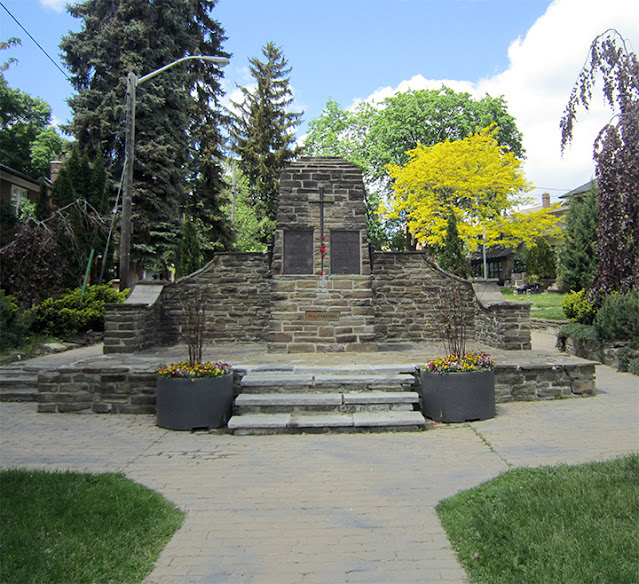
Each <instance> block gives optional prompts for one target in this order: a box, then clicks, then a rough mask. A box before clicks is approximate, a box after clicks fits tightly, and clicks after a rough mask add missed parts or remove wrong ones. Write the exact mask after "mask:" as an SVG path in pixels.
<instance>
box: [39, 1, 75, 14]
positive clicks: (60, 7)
mask: <svg viewBox="0 0 639 584" xmlns="http://www.w3.org/2000/svg"><path fill="white" fill-rule="evenodd" d="M67 2H68V0H40V4H42V6H44V7H45V8H51V9H53V10H55V11H56V12H63V11H64V8H65V6H66V5H67Z"/></svg>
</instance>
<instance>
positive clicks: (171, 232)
mask: <svg viewBox="0 0 639 584" xmlns="http://www.w3.org/2000/svg"><path fill="white" fill-rule="evenodd" d="M215 4H216V0H191V1H189V2H186V1H184V0H86V1H84V2H82V3H79V4H75V5H72V6H70V7H69V12H70V13H71V15H72V16H74V17H76V18H80V19H82V21H83V26H82V30H80V32H78V33H71V34H69V35H68V36H66V37H64V38H63V40H62V43H61V45H60V46H61V49H62V52H63V57H64V59H65V61H66V63H67V66H68V68H69V70H70V71H71V73H72V83H73V85H74V87H75V89H76V90H77V91H78V93H77V94H76V95H75V96H74V97H72V98H71V99H70V100H69V103H70V105H71V108H72V109H73V113H74V116H73V121H72V123H71V124H70V125H69V127H68V129H69V130H70V131H71V132H72V133H73V134H74V136H75V137H76V139H77V140H78V142H79V143H80V145H81V146H82V147H86V148H87V149H88V153H89V156H90V157H92V156H94V155H95V154H96V153H97V152H99V151H101V152H102V153H103V155H104V156H105V158H106V159H107V161H108V165H109V167H110V171H111V175H112V176H113V177H116V178H118V177H119V176H120V174H121V169H122V166H123V163H124V136H125V131H124V121H125V95H126V77H127V73H128V72H129V71H133V72H134V73H136V75H138V76H142V75H145V74H147V73H150V72H151V71H154V70H156V69H159V68H160V67H163V66H164V65H167V64H169V63H172V62H173V61H176V60H177V59H180V58H182V57H185V56H189V55H198V54H202V55H216V56H226V57H227V56H228V54H226V53H224V52H223V51H222V48H221V47H222V43H223V41H224V40H225V37H224V34H223V30H222V28H221V27H220V26H219V24H218V23H217V22H216V21H214V20H213V19H212V18H211V16H210V13H211V10H212V9H213V8H214V7H215ZM220 76H221V72H220V70H219V69H218V68H217V67H216V66H214V65H211V64H210V63H205V62H201V61H199V60H191V61H186V62H184V63H180V64H179V65H177V66H175V67H172V68H171V69H168V70H166V71H164V72H163V73H162V74H160V75H158V76H157V77H154V78H153V79H152V80H149V81H148V82H146V83H145V84H144V85H141V86H140V87H139V88H138V91H137V99H136V135H135V144H136V150H135V161H134V162H135V163H134V185H133V236H132V237H133V250H132V258H133V262H134V263H136V264H138V265H146V266H150V265H153V266H155V267H156V268H162V267H163V265H162V264H164V263H165V262H166V261H168V258H170V257H171V256H172V253H173V251H174V250H175V248H176V247H177V244H178V241H179V233H180V224H179V217H181V215H182V213H181V210H182V208H183V207H187V206H188V207H189V208H190V209H195V210H196V211H197V214H199V215H200V216H201V217H202V218H203V220H205V221H209V220H210V221H211V223H212V224H213V225H214V226H215V228H216V229H218V230H220V231H223V230H224V227H223V226H222V225H221V224H220V221H219V220H218V219H216V217H218V216H217V215H216V214H217V212H218V211H217V204H218V202H217V199H216V196H217V193H219V192H220V191H221V190H222V182H223V181H222V174H221V168H220V166H219V159H220V158H221V153H220V144H221V143H222V139H221V137H220V133H219V130H218V127H219V124H220V118H219V114H218V113H217V112H216V111H215V108H216V106H217V104H218V100H219V97H220V96H221V94H222V90H221V87H220V83H219V81H220ZM186 179H189V180H188V181H187V180H186ZM220 217H221V216H220ZM214 236H216V235H214ZM220 240H221V241H226V240H225V239H224V237H223V236H220Z"/></svg>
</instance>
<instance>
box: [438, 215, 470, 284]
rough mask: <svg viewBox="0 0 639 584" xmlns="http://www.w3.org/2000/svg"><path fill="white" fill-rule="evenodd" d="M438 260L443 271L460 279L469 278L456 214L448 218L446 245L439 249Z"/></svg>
mask: <svg viewBox="0 0 639 584" xmlns="http://www.w3.org/2000/svg"><path fill="white" fill-rule="evenodd" d="M437 259H438V262H439V265H440V266H441V267H442V269H444V270H446V271H447V272H450V273H451V274H455V275H456V276H459V277H460V278H466V277H467V276H468V272H467V270H466V260H465V259H464V252H463V244H462V240H461V239H460V238H459V232H458V231H457V219H456V218H455V214H454V213H451V214H450V215H449V216H448V222H447V223H446V236H445V238H444V245H443V246H442V247H441V248H440V249H439V253H438V254H437Z"/></svg>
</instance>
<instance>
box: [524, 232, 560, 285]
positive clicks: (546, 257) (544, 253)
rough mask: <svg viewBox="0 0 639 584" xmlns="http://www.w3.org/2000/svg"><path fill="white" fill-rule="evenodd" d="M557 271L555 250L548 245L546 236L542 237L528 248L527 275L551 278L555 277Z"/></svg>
mask: <svg viewBox="0 0 639 584" xmlns="http://www.w3.org/2000/svg"><path fill="white" fill-rule="evenodd" d="M556 273H557V272H556V268H555V252H553V250H552V248H551V247H550V245H548V240H547V239H546V238H545V237H540V238H538V239H537V241H535V244H534V245H532V246H531V247H530V249H529V250H528V259H527V260H526V276H527V277H529V278H530V277H531V276H532V277H534V278H539V279H541V278H543V279H550V278H554V277H555V276H556Z"/></svg>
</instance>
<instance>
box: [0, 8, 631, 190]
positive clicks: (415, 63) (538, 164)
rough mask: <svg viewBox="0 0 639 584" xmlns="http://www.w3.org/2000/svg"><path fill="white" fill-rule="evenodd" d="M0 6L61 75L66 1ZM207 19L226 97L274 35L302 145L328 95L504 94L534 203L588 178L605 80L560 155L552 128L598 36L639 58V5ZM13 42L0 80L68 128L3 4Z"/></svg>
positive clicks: (56, 93)
mask: <svg viewBox="0 0 639 584" xmlns="http://www.w3.org/2000/svg"><path fill="white" fill-rule="evenodd" d="M0 2H1V3H2V4H3V5H4V6H5V7H6V8H7V9H8V10H9V11H10V12H11V14H12V15H13V16H14V17H15V19H17V20H18V21H19V23H20V24H21V25H22V26H23V27H24V28H25V29H26V30H27V31H28V32H29V34H30V35H31V36H32V37H33V38H34V39H35V40H36V41H37V42H38V43H39V44H40V45H41V46H42V47H43V49H44V50H45V51H46V52H47V53H48V54H49V55H50V56H51V57H52V59H53V60H54V61H55V62H56V63H57V65H58V66H59V67H60V68H62V69H64V65H63V62H62V59H61V58H60V55H59V52H60V51H59V48H58V45H59V43H60V39H61V37H62V36H63V35H66V34H68V33H69V31H73V32H77V31H79V30H80V29H81V21H78V20H76V19H74V18H72V17H71V16H69V15H68V14H67V13H66V10H65V4H66V2H65V0H0ZM212 16H213V18H214V19H216V20H217V21H218V22H219V23H220V25H221V26H222V28H223V29H224V31H225V34H226V37H227V40H226V41H225V43H224V49H225V50H226V51H227V52H229V53H231V54H232V57H231V62H230V63H229V65H228V66H227V67H226V68H225V69H224V80H223V87H224V89H225V91H226V94H227V95H226V97H225V100H224V103H228V100H229V99H230V98H236V96H237V95H238V93H237V92H238V89H237V86H238V85H239V86H245V85H248V84H250V83H251V77H250V74H249V67H248V65H249V62H248V60H249V58H252V57H261V51H262V47H263V46H264V45H265V44H266V43H267V42H269V41H272V42H274V43H275V44H276V45H278V46H279V47H281V49H282V51H283V54H284V56H285V57H286V59H287V60H288V63H289V66H290V67H291V69H292V70H291V73H290V85H291V88H292V90H293V93H294V96H295V102H294V107H295V108H297V109H298V110H303V111H304V116H303V123H302V125H301V126H300V128H299V129H298V136H299V137H302V136H303V135H304V134H305V133H306V131H307V127H308V122H309V121H310V120H311V119H313V118H315V117H317V116H318V115H320V114H321V112H322V110H323V108H324V106H325V104H326V101H327V100H328V99H329V98H331V99H334V100H336V101H337V102H338V103H339V104H340V105H341V106H342V107H343V108H350V107H354V105H355V104H357V103H358V102H359V101H361V100H370V101H380V100H381V99H383V98H384V97H388V96H391V95H393V93H395V92H396V91H407V90H409V89H412V90H418V89H437V88H440V87H441V86H442V85H443V84H445V85H447V86H448V87H451V88H452V89H454V90H456V91H466V92H469V93H470V94H472V95H473V97H475V98H478V99H479V98H481V97H482V96H483V95H485V94H489V95H491V96H493V97H496V96H504V98H505V100H506V102H507V104H508V109H509V112H510V113H511V114H512V115H513V116H514V117H515V119H516V121H517V125H518V127H519V129H520V130H521V131H522V133H523V137H524V148H525V149H526V155H527V159H526V162H525V164H524V172H525V173H526V177H527V179H528V180H529V181H530V182H531V183H532V185H533V186H534V189H533V190H532V191H531V193H530V194H531V195H532V197H533V199H534V202H538V201H539V200H540V199H541V194H542V193H543V192H548V193H550V195H551V200H552V201H553V202H555V201H556V200H557V197H558V196H559V195H561V194H564V193H566V192H567V191H569V190H571V189H573V188H575V187H577V186H580V185H582V184H584V183H586V182H587V181H589V180H590V179H591V178H592V177H593V175H594V165H593V161H592V151H593V143H594V140H595V137H596V135H597V132H598V131H599V130H600V129H601V128H602V127H603V126H604V124H606V123H607V122H609V121H610V120H611V119H612V116H613V112H612V111H611V110H610V109H608V108H607V107H605V105H604V104H603V99H602V98H601V95H602V93H601V83H599V84H598V85H597V86H596V88H595V94H594V96H593V98H594V99H593V104H592V106H591V108H590V110H589V111H588V112H586V111H584V110H581V111H580V112H579V114H578V118H577V124H576V128H575V135H574V139H573V143H572V145H571V146H570V147H569V149H568V150H567V151H566V152H565V153H564V155H563V157H562V155H561V150H560V131H559V121H560V119H561V116H562V113H563V111H564V108H565V106H566V103H567V101H568V97H569V95H570V91H571V89H572V87H573V86H574V84H575V82H576V80H577V78H578V75H579V72H580V70H581V68H582V67H583V65H584V64H585V62H586V60H587V57H588V50H589V47H590V44H591V42H592V40H593V39H594V38H595V37H596V36H597V35H598V34H601V33H603V32H604V31H605V30H607V29H609V28H616V29H617V30H618V31H619V32H620V33H621V35H622V36H623V37H624V38H625V39H626V40H627V41H628V43H629V44H628V46H629V48H630V49H631V50H632V51H634V52H637V51H638V50H639V8H638V7H637V0H554V1H551V0H339V1H337V0H218V3H217V5H216V7H215V9H214V10H213V13H212ZM10 37H19V38H20V39H21V40H22V45H21V46H19V47H16V48H13V49H11V50H10V51H4V52H3V53H4V54H3V55H2V59H0V60H1V61H2V62H4V61H6V59H7V58H8V57H15V58H16V59H18V63H16V64H14V65H12V66H11V68H10V69H9V70H8V71H7V72H5V78H6V79H7V82H8V83H9V85H10V86H11V87H13V88H17V89H20V90H22V91H25V92H27V93H29V94H31V95H34V96H37V97H40V98H42V99H43V100H45V101H46V102H47V103H48V104H49V105H50V106H51V107H52V110H53V117H54V122H55V123H64V122H66V121H68V120H69V118H70V116H71V112H70V110H69V108H68V106H67V105H66V99H68V98H69V97H70V96H71V95H73V88H72V86H71V84H70V83H69V82H68V80H67V79H66V78H65V76H64V75H63V73H62V72H60V70H59V69H57V68H56V66H55V65H54V64H53V63H52V62H51V61H50V60H49V59H48V58H47V56H46V55H44V54H43V53H42V51H41V50H40V49H39V48H38V47H37V46H36V44H35V43H34V42H33V41H32V40H31V39H30V38H29V37H28V35H27V34H26V33H25V32H24V30H22V29H21V28H20V27H19V26H18V24H16V22H15V21H14V20H13V18H12V17H11V16H10V15H9V14H8V13H7V12H6V11H5V10H4V9H3V8H2V6H0V40H6V39H8V38H10ZM123 99H124V96H123Z"/></svg>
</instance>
